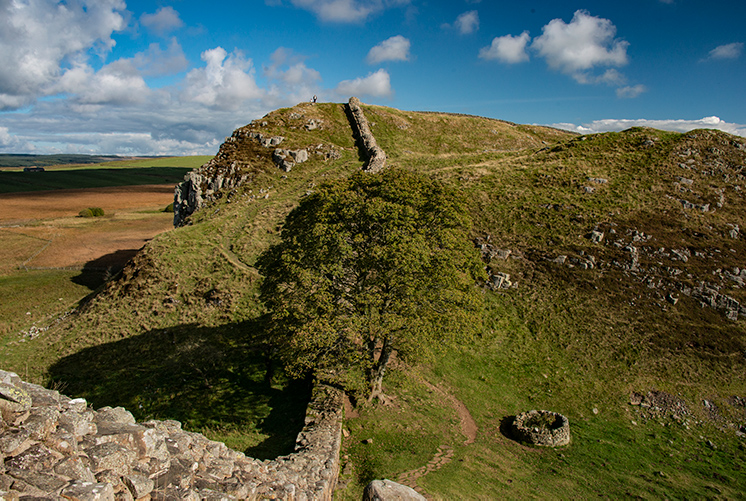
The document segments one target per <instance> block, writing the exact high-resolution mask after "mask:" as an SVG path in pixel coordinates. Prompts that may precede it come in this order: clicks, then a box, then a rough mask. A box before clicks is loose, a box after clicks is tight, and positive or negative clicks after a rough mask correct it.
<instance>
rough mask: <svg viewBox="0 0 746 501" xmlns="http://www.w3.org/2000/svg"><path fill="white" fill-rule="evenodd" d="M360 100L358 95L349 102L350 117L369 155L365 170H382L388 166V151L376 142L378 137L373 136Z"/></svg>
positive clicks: (363, 147) (366, 153) (362, 145)
mask: <svg viewBox="0 0 746 501" xmlns="http://www.w3.org/2000/svg"><path fill="white" fill-rule="evenodd" d="M360 104H361V103H360V100H359V99H358V98H356V97H351V98H350V101H349V103H348V104H347V109H348V111H349V114H350V117H351V119H352V123H353V129H356V132H357V135H358V138H359V140H360V144H361V147H362V149H363V151H364V152H365V155H366V156H367V157H368V161H367V162H366V163H365V166H364V167H363V170H366V171H368V172H380V171H381V170H383V169H384V168H385V167H386V153H385V152H384V151H383V149H382V148H381V147H380V146H378V143H376V138H375V137H373V133H372V132H371V131H370V126H369V125H368V119H367V118H365V114H364V113H363V109H362V108H361V107H360Z"/></svg>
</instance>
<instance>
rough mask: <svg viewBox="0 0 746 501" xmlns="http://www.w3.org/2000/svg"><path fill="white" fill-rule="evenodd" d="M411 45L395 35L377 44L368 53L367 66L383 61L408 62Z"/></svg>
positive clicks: (405, 39) (406, 40)
mask: <svg viewBox="0 0 746 501" xmlns="http://www.w3.org/2000/svg"><path fill="white" fill-rule="evenodd" d="M410 45H411V43H410V42H409V40H408V39H407V38H405V37H403V36H401V35H396V36H393V37H391V38H388V39H386V40H384V41H383V42H381V43H379V44H378V45H376V46H375V47H373V48H372V49H370V51H369V52H368V57H367V58H366V61H368V64H378V63H382V62H384V61H408V60H409V48H410Z"/></svg>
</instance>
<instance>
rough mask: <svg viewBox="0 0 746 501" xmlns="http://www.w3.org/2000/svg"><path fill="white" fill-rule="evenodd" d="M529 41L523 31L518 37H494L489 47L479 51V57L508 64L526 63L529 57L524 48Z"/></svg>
mask: <svg viewBox="0 0 746 501" xmlns="http://www.w3.org/2000/svg"><path fill="white" fill-rule="evenodd" d="M529 40H531V37H530V36H529V34H528V31H524V32H523V33H521V34H520V35H518V36H513V35H505V36H502V37H495V38H494V39H492V44H491V45H490V46H489V47H482V49H481V50H480V51H479V57H480V58H482V59H486V60H495V61H500V62H502V63H510V64H513V63H521V62H524V61H528V60H529V56H528V52H527V51H526V47H527V45H528V42H529Z"/></svg>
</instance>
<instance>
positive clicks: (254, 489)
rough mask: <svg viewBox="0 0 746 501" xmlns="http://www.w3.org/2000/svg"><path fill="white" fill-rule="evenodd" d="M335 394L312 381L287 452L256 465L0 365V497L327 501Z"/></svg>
mask: <svg viewBox="0 0 746 501" xmlns="http://www.w3.org/2000/svg"><path fill="white" fill-rule="evenodd" d="M342 399H343V396H342V393H341V392H340V391H339V390H337V389H333V388H330V387H328V386H323V385H317V386H316V387H315V388H314V393H313V396H312V400H311V403H310V404H309V405H308V408H307V410H306V422H305V426H304V428H303V430H302V431H301V432H300V433H299V435H298V438H297V441H296V452H295V453H293V454H290V455H287V456H281V457H278V458H277V459H273V460H265V461H260V460H257V459H253V458H250V457H247V456H245V455H244V454H243V453H241V452H236V451H234V450H231V449H229V448H228V447H226V446H225V444H223V443H221V442H215V441H212V440H209V439H207V438H205V437H204V436H203V435H201V434H199V433H192V432H188V431H185V430H182V428H181V424H180V423H179V422H177V421H154V420H151V421H146V422H143V423H136V422H135V419H134V417H133V416H132V414H131V413H129V412H128V411H126V410H125V409H123V408H121V407H116V408H111V407H104V408H101V409H99V410H98V411H94V410H93V409H91V408H90V407H89V406H88V404H87V402H86V401H85V400H84V399H81V398H77V399H71V398H69V397H67V396H64V395H61V394H60V393H59V392H57V391H53V390H47V389H45V388H43V387H41V386H38V385H34V384H30V383H26V382H24V381H22V380H21V379H20V378H19V377H18V376H17V375H16V374H14V373H11V372H5V371H0V411H1V412H2V420H1V421H0V459H1V461H0V499H4V500H20V499H71V500H80V501H93V500H102V501H103V500H106V501H114V500H117V501H130V500H148V499H150V500H166V499H168V500H199V499H207V500H215V501H218V500H221V501H222V500H231V499H293V500H311V499H314V500H331V499H332V491H333V490H334V487H335V485H336V482H337V477H338V474H339V449H340V446H341V436H342V414H343V400H342Z"/></svg>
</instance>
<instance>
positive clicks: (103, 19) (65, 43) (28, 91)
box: [0, 0, 126, 109]
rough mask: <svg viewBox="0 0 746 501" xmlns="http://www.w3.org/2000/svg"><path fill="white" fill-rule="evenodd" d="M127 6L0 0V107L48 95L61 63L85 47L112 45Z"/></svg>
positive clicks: (106, 0)
mask: <svg viewBox="0 0 746 501" xmlns="http://www.w3.org/2000/svg"><path fill="white" fill-rule="evenodd" d="M125 8H126V6H125V4H124V1H122V0H70V1H67V2H59V1H57V0H25V1H23V2H20V1H7V0H6V1H2V2H0V109H14V108H18V107H20V106H23V105H26V104H30V103H33V102H34V101H35V100H36V98H38V97H41V96H45V95H48V94H49V92H50V91H49V87H50V86H53V85H55V84H56V82H57V80H58V79H59V78H60V76H61V75H62V74H63V73H64V66H65V65H66V64H69V63H70V62H71V61H72V60H76V59H79V58H82V57H85V54H86V53H87V51H89V50H92V49H94V50H97V51H99V52H101V53H106V52H108V51H109V50H111V48H112V47H113V46H114V44H115V42H114V40H113V39H112V38H111V36H112V34H113V33H114V32H116V31H120V30H122V29H124V27H125V20H124V17H123V12H124V9H125Z"/></svg>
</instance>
